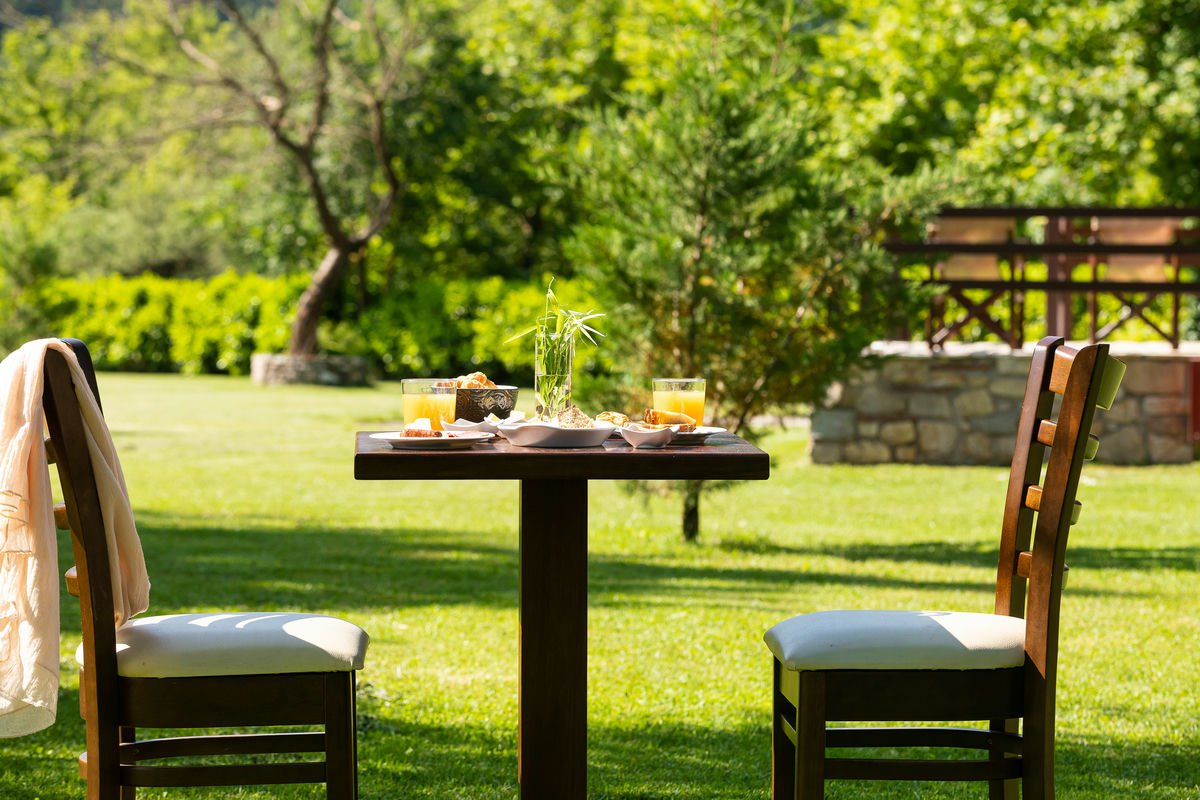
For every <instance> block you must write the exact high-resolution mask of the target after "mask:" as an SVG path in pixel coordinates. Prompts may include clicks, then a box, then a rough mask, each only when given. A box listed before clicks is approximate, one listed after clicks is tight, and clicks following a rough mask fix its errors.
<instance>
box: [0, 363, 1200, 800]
mask: <svg viewBox="0 0 1200 800" xmlns="http://www.w3.org/2000/svg"><path fill="white" fill-rule="evenodd" d="M101 391H102V394H103V400H104V404H105V408H106V411H107V413H108V416H109V420H110V422H111V424H112V427H113V429H114V434H115V436H116V439H117V443H118V446H119V447H120V449H121V452H122V455H123V458H124V466H125V469H126V473H127V476H128V479H129V485H130V491H131V493H132V495H133V500H134V506H135V508H136V510H137V512H138V514H139V523H140V530H141V533H142V537H143V541H144V544H145V548H146V552H147V558H148V561H149V565H150V572H151V577H152V579H153V581H154V588H153V591H152V609H151V610H152V612H153V613H170V612H176V611H185V610H200V609H215V608H226V609H230V608H242V609H261V608H276V609H303V610H311V611H323V612H329V613H334V614H337V615H340V616H343V617H345V618H347V619H350V620H352V621H354V622H356V623H358V624H360V625H362V626H363V627H364V628H366V629H367V630H368V631H369V632H370V633H371V636H372V645H371V651H370V653H369V654H368V663H367V669H366V670H364V672H363V673H362V675H361V678H360V681H361V682H360V691H359V702H360V712H361V729H360V735H359V747H360V758H361V773H360V774H361V784H362V796H363V797H364V798H386V799H388V800H391V799H392V798H397V799H398V798H469V800H488V799H490V798H505V799H506V800H507V799H508V798H514V797H516V700H517V699H516V689H517V680H516V666H517V652H516V645H515V642H516V634H517V609H516V600H517V569H516V567H517V550H516V545H517V536H516V527H517V511H516V501H517V486H516V484H515V483H513V482H509V481H501V482H494V483H482V484H480V483H472V484H468V483H452V482H443V483H417V482H412V483H400V482H392V483H376V482H362V483H358V482H355V481H354V480H353V477H352V469H351V456H352V452H353V445H354V437H353V434H354V431H355V430H360V429H367V428H376V429H377V428H387V427H390V426H391V425H392V424H393V423H394V422H395V421H396V419H397V417H398V414H399V409H400V403H399V400H400V397H399V394H398V392H396V391H395V389H394V387H391V386H384V387H383V388H381V389H376V390H333V389H319V388H286V389H283V388H281V389H261V388H255V387H251V386H250V385H249V383H248V382H247V381H244V380H237V379H224V378H190V379H189V378H179V377H150V376H128V375H102V376H101ZM764 446H765V448H766V449H767V450H769V451H770V452H771V453H772V455H773V456H774V458H775V465H774V468H773V471H772V478H771V480H770V481H768V482H760V483H747V484H742V485H739V486H737V487H736V488H734V489H731V490H728V491H722V492H717V493H713V494H712V495H711V496H710V497H709V498H708V499H706V501H705V506H704V512H703V513H704V517H703V525H704V533H703V536H702V541H701V543H700V544H699V545H698V546H689V545H684V544H682V543H680V541H679V539H678V528H677V523H678V520H677V507H676V503H675V501H673V500H665V499H661V498H652V499H650V500H648V501H647V500H645V499H644V498H642V497H640V496H635V495H631V494H630V493H628V492H627V491H625V489H624V488H623V487H621V486H620V485H618V484H613V483H607V482H594V483H592V485H591V489H590V516H591V525H590V553H591V557H590V564H589V571H590V575H589V590H590V594H589V597H590V610H589V642H588V659H589V676H588V692H589V696H588V702H589V706H588V713H589V726H588V748H589V749H588V764H589V774H588V780H589V796H591V797H594V798H610V799H611V800H617V798H620V799H621V800H634V799H635V798H639V799H642V800H648V799H649V798H688V799H689V800H709V799H710V798H766V797H767V795H768V787H769V769H770V755H769V740H770V734H769V730H770V729H769V717H768V693H769V675H770V656H769V655H768V653H767V650H766V648H765V647H764V646H763V644H762V641H761V636H762V632H763V631H764V630H765V629H766V628H767V627H769V626H770V625H771V624H773V623H774V622H776V621H778V620H779V619H781V618H783V617H785V616H789V615H791V614H795V613H800V612H806V611H813V610H817V609H822V608H854V607H881V608H930V607H949V608H957V609H963V610H972V611H987V610H989V609H990V607H991V588H990V583H991V581H992V580H993V576H994V569H995V565H994V559H995V547H996V542H997V539H998V525H999V514H1000V507H1001V503H1002V493H1003V491H1004V473H1003V470H999V469H990V468H936V467H922V468H914V467H871V468H850V467H814V466H811V465H810V464H809V463H808V462H807V460H806V458H805V456H804V452H805V441H804V434H803V433H801V432H778V433H775V434H773V435H772V436H770V437H769V438H768V439H767V440H766V441H765V443H764ZM1197 478H1200V469H1198V468H1197V467H1194V466H1186V467H1158V468H1141V469H1136V468H1120V469H1118V468H1112V467H1105V466H1102V465H1092V466H1090V467H1089V469H1088V470H1087V471H1086V473H1085V485H1084V486H1083V488H1082V489H1081V493H1080V498H1081V499H1082V501H1083V503H1084V512H1083V517H1082V519H1081V521H1080V523H1079V525H1078V526H1077V528H1076V530H1075V531H1074V535H1073V540H1072V547H1071V549H1070V553H1069V556H1068V561H1069V563H1070V564H1071V566H1072V571H1071V575H1070V584H1069V587H1068V591H1067V594H1066V596H1065V600H1064V612H1063V633H1062V666H1061V674H1060V687H1059V735H1058V776H1059V777H1058V786H1059V794H1060V796H1062V797H1064V798H1068V799H1070V798H1096V799H1097V800H1100V799H1101V798H1103V799H1104V800H1109V798H1112V797H1138V798H1144V797H1148V798H1164V799H1165V798H1195V797H1197V796H1198V791H1200V789H1198V786H1200V759H1198V756H1200V702H1198V701H1197V696H1196V692H1195V675H1196V663H1197V662H1196V658H1197V656H1196V654H1197V652H1200V613H1198V611H1197V604H1196V590H1195V588H1194V586H1195V583H1196V577H1197V572H1198V570H1200V493H1198V492H1197V491H1196V489H1195V487H1196V485H1197ZM63 558H64V559H66V558H67V552H66V550H65V549H64V551H63ZM63 626H64V632H65V635H64V641H63V647H62V653H63V666H64V675H63V693H62V700H61V707H60V715H59V721H58V723H57V724H56V725H55V726H54V727H53V728H52V729H50V730H48V731H45V732H43V733H41V734H38V735H35V736H31V737H27V738H24V739H16V740H9V741H6V742H4V743H3V744H2V745H0V797H4V798H34V797H37V798H44V799H45V800H49V799H50V798H55V799H56V800H57V799H58V798H63V799H65V798H78V797H80V796H82V784H81V783H80V781H79V779H78V778H77V777H76V775H75V767H74V758H75V755H76V754H77V753H78V752H79V751H80V750H81V749H82V747H83V729H82V723H81V722H79V720H78V715H77V713H76V705H77V693H76V686H77V673H76V671H75V669H74V664H73V658H71V657H70V654H71V653H73V651H74V648H75V646H76V643H77V641H78V636H79V620H78V611H77V608H76V606H75V605H74V604H73V603H70V602H68V603H64V612H63ZM828 795H829V797H831V798H838V797H841V798H902V797H903V798H915V797H922V798H924V797H937V798H943V797H944V798H967V797H976V798H977V797H983V796H986V790H984V789H983V788H982V787H979V786H956V785H948V786H944V787H938V786H933V785H929V784H902V785H864V784H854V785H851V784H842V785H839V784H837V783H831V784H830V785H829V792H828ZM229 796H237V797H248V798H249V797H254V798H267V797H283V798H301V797H303V798H315V797H318V796H320V792H319V791H318V790H316V789H314V788H311V787H288V788H275V789H270V790H251V789H247V790H244V791H236V790H235V791H231V790H227V789H217V790H197V791H187V792H161V791H143V792H139V797H146V798H151V797H186V798H198V797H204V798H218V797H229Z"/></svg>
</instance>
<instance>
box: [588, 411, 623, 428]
mask: <svg viewBox="0 0 1200 800" xmlns="http://www.w3.org/2000/svg"><path fill="white" fill-rule="evenodd" d="M596 421H598V422H611V423H612V424H613V425H616V426H617V427H618V428H624V427H625V426H626V425H628V424H629V417H627V416H625V415H624V414H622V413H621V412H620V411H601V412H600V413H599V414H597V415H596Z"/></svg>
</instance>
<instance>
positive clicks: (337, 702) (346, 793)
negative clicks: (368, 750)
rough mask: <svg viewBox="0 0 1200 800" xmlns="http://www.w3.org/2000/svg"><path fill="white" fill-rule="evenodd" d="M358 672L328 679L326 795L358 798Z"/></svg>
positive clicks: (331, 799)
mask: <svg viewBox="0 0 1200 800" xmlns="http://www.w3.org/2000/svg"><path fill="white" fill-rule="evenodd" d="M354 713H355V703H354V672H353V671H350V672H331V673H329V675H328V676H327V678H326V680H325V796H326V798H328V800H356V799H357V797H358V752H357V739H356V736H355V720H354Z"/></svg>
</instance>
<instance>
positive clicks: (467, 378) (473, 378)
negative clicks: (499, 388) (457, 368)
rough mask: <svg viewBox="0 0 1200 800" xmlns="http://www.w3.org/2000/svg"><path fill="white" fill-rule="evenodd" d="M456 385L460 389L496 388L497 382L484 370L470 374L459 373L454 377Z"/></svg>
mask: <svg viewBox="0 0 1200 800" xmlns="http://www.w3.org/2000/svg"><path fill="white" fill-rule="evenodd" d="M454 385H455V386H457V387H458V388H459V389H495V388H496V384H495V382H494V381H492V380H491V379H490V378H488V376H487V375H484V374H483V373H482V372H472V373H471V374H470V375H459V376H458V377H457V378H455V379H454Z"/></svg>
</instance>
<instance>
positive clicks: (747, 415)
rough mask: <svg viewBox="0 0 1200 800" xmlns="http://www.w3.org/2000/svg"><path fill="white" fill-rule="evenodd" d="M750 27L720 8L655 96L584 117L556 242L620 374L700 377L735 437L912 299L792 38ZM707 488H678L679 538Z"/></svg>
mask: <svg viewBox="0 0 1200 800" xmlns="http://www.w3.org/2000/svg"><path fill="white" fill-rule="evenodd" d="M760 24H761V20H760V18H759V17H758V16H753V17H752V16H751V15H750V12H747V13H743V12H742V11H741V9H740V8H738V7H734V8H732V9H729V10H728V12H727V14H726V15H724V16H722V15H718V16H717V17H716V18H714V20H713V22H712V24H711V28H710V29H709V35H708V37H707V44H706V46H705V47H704V48H703V49H701V50H698V51H693V53H692V54H691V55H689V56H686V57H685V58H684V59H683V61H682V62H681V63H679V64H678V65H677V66H676V67H674V69H675V70H676V71H675V74H674V77H673V78H672V80H671V81H670V82H669V83H668V84H666V85H665V88H664V91H663V93H662V95H661V97H647V96H644V95H629V96H627V97H626V98H625V103H624V107H623V108H620V109H610V110H606V111H602V112H598V113H594V114H591V115H588V116H587V120H588V126H587V127H586V128H585V129H584V131H583V133H582V136H581V138H580V144H579V150H578V157H577V161H576V164H575V168H574V173H573V174H574V179H575V183H576V186H577V188H578V189H579V190H580V192H581V194H582V196H583V198H584V203H585V206H586V209H587V214H586V216H585V219H587V220H588V221H587V222H586V223H584V224H582V225H580V226H579V227H578V228H577V229H576V235H575V237H574V239H573V242H572V243H571V245H570V247H569V248H568V250H569V253H570V254H571V255H572V256H573V257H574V259H575V261H576V263H577V265H578V266H579V267H580V268H581V269H582V270H584V271H585V274H587V275H588V276H590V277H591V278H592V279H593V282H594V284H595V286H596V290H597V292H598V293H599V294H600V296H601V298H602V299H603V300H604V301H605V302H606V305H604V309H605V310H606V311H608V312H609V317H608V325H607V326H606V330H608V331H610V332H611V334H612V336H611V340H610V342H609V343H608V345H607V346H615V347H616V348H619V350H620V352H621V354H622V356H623V363H624V365H625V366H626V367H627V369H628V371H629V373H630V374H631V375H634V376H637V377H638V378H640V379H641V380H642V382H643V383H644V384H647V385H648V381H649V378H650V377H651V376H654V375H668V374H670V375H700V376H705V377H706V378H707V381H708V389H707V400H706V403H707V407H708V409H709V412H708V413H709V414H710V416H711V418H712V422H713V423H714V424H716V425H720V426H722V427H725V428H728V429H730V430H731V431H733V432H735V433H741V434H743V435H752V433H753V432H752V430H751V421H752V420H753V419H754V417H755V416H756V415H758V414H761V413H763V412H765V411H767V410H769V409H771V408H774V407H778V406H784V405H796V404H802V403H816V402H819V401H820V400H821V399H822V397H823V396H824V393H825V391H826V389H827V388H828V386H829V385H830V383H831V382H833V381H834V380H837V379H838V378H840V377H842V376H843V375H845V373H846V372H847V370H849V369H850V367H852V366H853V365H855V364H856V363H858V362H859V361H860V359H861V352H862V350H863V349H864V347H865V346H866V345H867V344H868V343H869V342H870V341H872V340H873V339H875V338H878V337H879V336H880V335H882V334H884V333H886V332H887V331H888V330H889V328H890V327H891V326H892V325H894V324H895V323H896V322H897V321H898V320H899V319H900V318H902V315H903V314H904V313H905V308H906V306H905V300H906V298H907V290H906V285H905V284H904V283H903V282H902V281H899V280H898V279H897V278H896V276H895V273H894V272H893V267H892V263H891V260H890V259H889V258H888V257H887V255H886V254H885V253H884V252H883V250H882V249H881V248H880V247H879V245H878V242H879V239H880V236H879V234H880V229H881V226H882V225H883V223H884V221H885V216H887V214H886V213H885V210H884V209H882V208H881V207H880V203H879V201H878V199H877V198H878V197H880V189H881V182H880V180H879V179H878V176H877V175H876V173H875V172H874V171H873V170H872V169H871V167H870V165H869V163H864V164H863V165H860V166H858V167H853V166H852V167H851V168H849V169H846V168H845V166H844V165H841V164H835V163H833V162H832V161H830V160H828V159H824V158H822V157H821V155H820V154H821V152H822V142H821V136H820V131H821V130H822V122H823V120H822V117H821V114H820V112H819V110H817V109H814V108H813V107H812V106H810V105H809V104H806V103H805V102H804V101H803V99H802V98H801V97H799V96H798V95H797V94H796V92H795V90H794V85H793V81H794V79H795V78H796V76H797V75H798V70H797V67H796V66H795V64H794V63H793V61H792V54H793V49H792V48H793V45H792V43H790V42H786V40H785V41H784V43H783V44H782V45H780V46H778V47H774V46H767V47H765V46H764V42H766V43H774V42H776V41H778V40H777V38H776V37H775V36H773V35H772V33H773V32H774V31H772V30H771V29H770V28H759V27H756V26H758V25H760ZM791 28H792V26H791V24H790V23H787V22H785V23H784V30H790V29H791ZM702 490H703V485H702V484H701V483H700V482H689V483H687V484H686V486H685V488H684V498H683V512H682V527H683V535H684V537H685V538H686V539H688V540H694V539H695V538H696V537H697V536H698V534H699V530H700V497H701V493H702Z"/></svg>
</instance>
